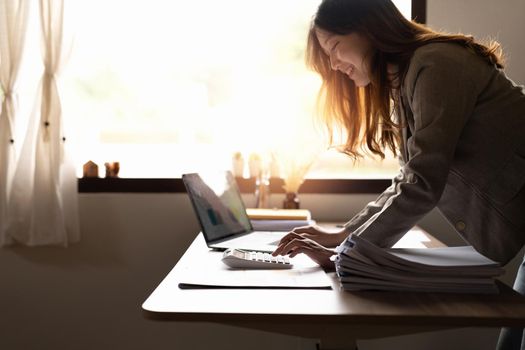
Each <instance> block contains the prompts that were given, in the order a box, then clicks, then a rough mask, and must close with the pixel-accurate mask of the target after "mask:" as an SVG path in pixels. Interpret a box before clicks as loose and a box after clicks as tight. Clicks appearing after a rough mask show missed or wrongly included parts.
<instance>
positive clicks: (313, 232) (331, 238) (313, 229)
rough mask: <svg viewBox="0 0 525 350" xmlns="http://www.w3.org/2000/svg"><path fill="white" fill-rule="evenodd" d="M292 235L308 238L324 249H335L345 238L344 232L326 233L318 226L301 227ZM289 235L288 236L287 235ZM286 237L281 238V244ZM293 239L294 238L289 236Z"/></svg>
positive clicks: (295, 229)
mask: <svg viewBox="0 0 525 350" xmlns="http://www.w3.org/2000/svg"><path fill="white" fill-rule="evenodd" d="M292 233H296V234H298V235H300V236H301V237H302V238H309V239H311V240H312V241H314V242H317V243H319V244H320V245H322V246H325V247H337V246H338V245H339V244H341V243H342V242H343V241H344V239H345V238H346V237H347V233H346V232H345V231H344V230H341V231H339V232H333V233H332V232H327V231H325V230H323V229H322V228H321V227H319V226H315V225H313V226H301V227H296V228H294V229H293V230H292ZM288 235H289V234H288ZM286 237H287V236H285V237H283V239H282V240H281V243H282V242H283V241H284V240H285V239H286ZM290 237H295V236H293V235H292V236H290Z"/></svg>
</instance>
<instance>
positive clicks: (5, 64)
mask: <svg viewBox="0 0 525 350" xmlns="http://www.w3.org/2000/svg"><path fill="white" fill-rule="evenodd" d="M29 1H30V0H0V88H1V90H2V91H1V92H2V94H1V102H0V103H1V104H2V111H1V113H0V246H2V245H5V244H8V243H10V242H11V239H10V237H9V236H8V235H7V233H6V230H7V222H8V203H9V192H10V188H11V180H12V178H13V172H14V170H15V161H16V154H15V144H14V142H15V139H14V123H15V121H16V117H17V111H18V93H17V91H16V83H17V77H18V72H19V69H20V63H21V61H22V55H23V48H24V41H25V40H24V39H25V34H26V28H27V21H28V12H29ZM16 142H18V140H16Z"/></svg>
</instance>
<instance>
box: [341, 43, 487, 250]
mask: <svg viewBox="0 0 525 350" xmlns="http://www.w3.org/2000/svg"><path fill="white" fill-rule="evenodd" d="M465 64H468V62H466V61H465V56H464V55H460V56H458V57H456V56H454V55H439V54H437V55H436V52H433V53H431V54H427V55H419V56H418V57H416V56H414V57H413V59H412V62H411V64H410V67H409V69H408V72H407V75H406V78H405V81H404V84H403V86H402V89H404V94H405V95H406V97H407V101H408V104H409V106H405V108H410V109H411V112H412V113H411V114H412V115H413V118H414V120H413V122H414V127H413V130H412V136H410V137H409V139H408V140H407V149H408V161H407V162H406V163H405V164H404V165H403V166H402V167H401V169H400V173H399V175H397V176H396V178H395V179H394V180H393V182H392V185H391V186H390V187H389V188H388V189H387V190H385V192H384V193H383V194H382V195H381V196H380V197H379V199H380V201H376V202H375V204H374V203H372V204H369V205H368V206H367V207H366V208H365V209H364V210H363V211H362V212H361V213H360V214H358V215H357V216H356V217H355V218H354V219H352V220H351V221H350V222H349V223H347V225H346V227H347V228H348V232H349V233H354V234H356V235H359V236H361V237H363V238H365V239H367V240H369V241H371V242H374V243H375V244H377V245H378V246H381V247H391V246H392V245H394V244H395V243H396V242H397V241H398V240H399V239H400V238H401V237H402V236H403V235H404V234H405V233H406V232H407V231H408V230H410V229H411V228H412V227H413V226H414V225H415V224H416V223H417V222H418V221H419V220H420V219H421V218H422V217H423V216H425V215H426V214H427V213H428V212H429V211H431V210H432V209H433V208H434V207H435V206H436V205H437V203H438V202H439V199H440V198H441V194H442V193H443V190H444V188H445V185H446V182H447V176H448V173H449V169H450V164H451V162H452V159H453V156H454V151H455V148H456V145H457V143H458V139H459V137H460V134H461V132H462V130H463V128H464V126H465V124H466V122H467V120H468V118H469V116H470V115H471V113H472V111H473V109H474V106H475V104H476V99H477V92H476V86H475V84H474V82H473V81H472V80H471V79H469V77H468V76H466V73H465V71H466V70H465V69H463V68H462V67H464V65H465ZM345 243H346V242H344V243H343V245H344V244H345Z"/></svg>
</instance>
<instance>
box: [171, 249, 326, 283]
mask: <svg viewBox="0 0 525 350" xmlns="http://www.w3.org/2000/svg"><path fill="white" fill-rule="evenodd" d="M221 258H222V254H221V253H217V254H215V253H213V254H208V257H207V260H206V262H203V263H202V264H200V266H199V269H196V268H195V266H182V267H181V269H182V271H181V275H182V277H181V279H180V281H179V284H182V286H183V287H186V288H190V287H191V286H195V287H199V286H200V287H206V286H209V287H238V288H240V287H248V288H331V286H332V281H331V280H330V278H329V277H328V276H327V275H326V273H325V272H324V271H323V269H321V268H320V267H319V266H318V265H316V264H315V263H314V262H313V261H312V260H310V259H309V258H308V257H306V256H304V255H299V256H297V257H296V258H294V259H293V264H294V267H293V268H292V269H285V270H240V269H232V268H230V267H228V266H226V265H225V264H224V263H223V262H222V261H221ZM196 271H199V272H198V273H196Z"/></svg>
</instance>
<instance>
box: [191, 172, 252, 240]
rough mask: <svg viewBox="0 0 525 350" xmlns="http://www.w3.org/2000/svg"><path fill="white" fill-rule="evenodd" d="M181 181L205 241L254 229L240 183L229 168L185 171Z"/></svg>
mask: <svg viewBox="0 0 525 350" xmlns="http://www.w3.org/2000/svg"><path fill="white" fill-rule="evenodd" d="M182 180H183V181H184V185H185V186H186V190H187V191H188V195H189V196H190V199H191V202H192V204H193V208H194V209H195V213H196V214H197V217H198V219H199V222H200V225H201V229H202V232H203V233H204V237H205V238H206V241H215V240H217V239H221V238H225V237H228V236H231V235H235V234H238V233H245V232H250V231H252V226H251V223H250V219H249V218H248V215H246V208H245V207H244V203H243V201H242V198H241V194H240V192H239V189H238V187H237V183H236V182H235V179H234V178H233V175H232V173H231V172H230V171H226V172H215V173H206V174H204V173H201V174H184V175H182Z"/></svg>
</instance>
